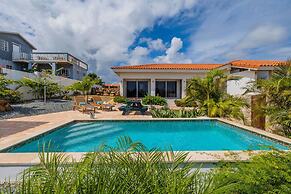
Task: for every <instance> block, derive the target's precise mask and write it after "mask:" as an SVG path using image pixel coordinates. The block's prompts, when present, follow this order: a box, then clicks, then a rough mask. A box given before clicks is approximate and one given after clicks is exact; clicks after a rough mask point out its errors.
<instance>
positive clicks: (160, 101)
mask: <svg viewBox="0 0 291 194" xmlns="http://www.w3.org/2000/svg"><path fill="white" fill-rule="evenodd" d="M142 103H143V104H145V105H160V106H165V105H167V100H166V99H165V98H163V97H160V96H145V97H144V98H143V99H142Z"/></svg>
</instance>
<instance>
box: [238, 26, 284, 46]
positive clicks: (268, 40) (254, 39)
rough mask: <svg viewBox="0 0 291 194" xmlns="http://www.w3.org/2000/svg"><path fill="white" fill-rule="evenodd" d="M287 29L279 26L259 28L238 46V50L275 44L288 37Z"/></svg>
mask: <svg viewBox="0 0 291 194" xmlns="http://www.w3.org/2000/svg"><path fill="white" fill-rule="evenodd" d="M287 35H288V34H287V33H286V29H285V28H284V27H282V26H278V25H263V26H258V27H256V28H255V29H254V30H252V31H251V32H250V33H248V34H247V36H246V37H245V38H243V40H242V41H241V42H240V44H238V45H237V47H236V48H237V49H249V48H256V47H261V46H265V45H268V44H273V43H277V42H280V41H282V40H284V39H285V38H286V37H287Z"/></svg>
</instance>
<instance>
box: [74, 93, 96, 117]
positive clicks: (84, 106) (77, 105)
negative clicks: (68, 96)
mask: <svg viewBox="0 0 291 194" xmlns="http://www.w3.org/2000/svg"><path fill="white" fill-rule="evenodd" d="M73 110H78V111H80V112H82V113H85V112H94V113H96V112H97V111H96V110H97V108H96V107H94V106H92V105H90V104H88V103H87V102H86V100H85V97H83V96H75V97H74V104H73Z"/></svg>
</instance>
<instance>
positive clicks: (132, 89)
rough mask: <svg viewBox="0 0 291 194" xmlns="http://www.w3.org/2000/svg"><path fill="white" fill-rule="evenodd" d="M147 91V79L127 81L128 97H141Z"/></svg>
mask: <svg viewBox="0 0 291 194" xmlns="http://www.w3.org/2000/svg"><path fill="white" fill-rule="evenodd" d="M147 93H148V81H127V82H126V95H127V97H129V98H136V97H138V98H142V97H145V96H146V95H147Z"/></svg>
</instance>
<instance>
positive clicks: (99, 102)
mask: <svg viewBox="0 0 291 194" xmlns="http://www.w3.org/2000/svg"><path fill="white" fill-rule="evenodd" d="M95 103H96V104H103V103H104V102H103V101H96V102H95Z"/></svg>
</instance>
